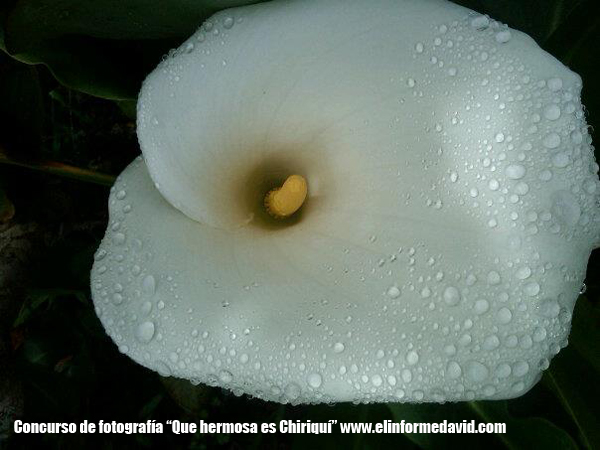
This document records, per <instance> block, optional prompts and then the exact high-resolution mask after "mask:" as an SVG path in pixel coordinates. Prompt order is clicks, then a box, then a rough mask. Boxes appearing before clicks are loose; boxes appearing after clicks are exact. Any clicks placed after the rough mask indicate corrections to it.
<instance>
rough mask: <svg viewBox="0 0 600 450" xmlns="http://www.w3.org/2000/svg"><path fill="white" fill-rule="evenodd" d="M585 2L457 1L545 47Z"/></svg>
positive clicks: (571, 0) (541, 0) (549, 0)
mask: <svg viewBox="0 0 600 450" xmlns="http://www.w3.org/2000/svg"><path fill="white" fill-rule="evenodd" d="M584 1H585V0H528V1H522V0H455V2H456V3H458V4H461V5H463V6H466V7H467V8H471V9H473V10H475V11H477V12H479V13H482V14H488V15H489V16H490V17H493V18H494V19H496V20H499V21H501V22H503V23H506V24H507V25H508V26H510V27H511V28H515V29H517V30H520V31H523V32H524V33H527V34H529V35H530V36H531V37H532V38H534V39H535V40H536V42H537V43H538V44H540V45H542V46H543V44H544V43H545V42H546V41H547V40H548V38H549V37H550V36H552V34H553V33H554V32H555V31H556V30H557V28H559V27H560V25H561V24H562V23H563V22H564V21H565V19H566V18H567V17H568V16H569V14H570V13H571V12H572V11H573V9H574V8H576V7H577V6H578V5H579V4H580V3H583V2H584Z"/></svg>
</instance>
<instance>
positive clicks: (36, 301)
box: [13, 289, 87, 327]
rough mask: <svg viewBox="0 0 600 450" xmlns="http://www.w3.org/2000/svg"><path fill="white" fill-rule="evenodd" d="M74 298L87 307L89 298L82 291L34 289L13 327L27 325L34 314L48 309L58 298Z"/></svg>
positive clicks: (30, 292)
mask: <svg viewBox="0 0 600 450" xmlns="http://www.w3.org/2000/svg"><path fill="white" fill-rule="evenodd" d="M61 297H65V298H70V297H74V298H75V299H77V300H78V301H79V302H81V303H82V304H84V305H87V297H86V295H85V294H84V293H83V292H82V291H77V290H71V289H33V290H30V291H29V293H28V295H27V298H26V299H25V301H24V302H23V305H22V306H21V309H20V311H19V314H17V318H16V319H15V320H14V322H13V327H18V326H20V325H23V324H24V323H26V322H27V321H28V320H29V319H30V318H31V317H32V316H33V315H34V314H36V313H37V312H39V311H40V310H41V309H42V308H47V307H49V306H50V304H51V303H52V302H53V301H55V300H56V299H58V298H61Z"/></svg>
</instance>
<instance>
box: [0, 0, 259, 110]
mask: <svg viewBox="0 0 600 450" xmlns="http://www.w3.org/2000/svg"><path fill="white" fill-rule="evenodd" d="M250 3H256V0H220V1H219V0H172V1H168V2H165V1H163V0H95V1H88V0H20V1H18V2H17V3H16V4H15V6H14V7H13V8H12V9H11V10H10V11H9V12H8V13H7V14H6V19H5V29H4V33H3V34H4V44H3V46H4V48H5V49H6V51H7V52H8V53H9V54H10V55H12V56H13V57H15V58H16V59H18V60H19V61H21V62H25V63H28V64H45V65H46V66H48V68H49V69H50V71H51V72H52V73H53V75H54V76H55V77H56V78H57V79H58V80H59V81H60V82H61V83H63V84H64V85H65V86H68V87H71V88H73V89H76V90H79V91H82V92H85V93H88V94H91V95H95V96H99V97H105V98H110V99H117V100H123V99H129V100H131V99H135V97H136V95H137V92H138V90H139V87H140V85H141V82H142V80H143V79H144V77H145V76H146V75H147V73H148V72H150V71H151V70H152V69H153V68H154V67H155V66H156V65H157V64H158V62H159V60H160V57H161V56H162V55H164V54H165V53H166V52H167V51H168V50H169V49H170V48H172V47H175V46H177V45H179V43H180V42H181V41H182V40H183V39H185V38H186V37H188V36H189V35H190V34H192V33H193V32H194V31H195V30H196V29H197V28H198V27H199V26H200V24H201V23H202V22H203V21H204V20H205V19H207V18H208V17H209V16H210V15H212V14H213V13H215V12H217V11H219V10H221V9H225V8H229V7H233V6H241V5H247V4H250Z"/></svg>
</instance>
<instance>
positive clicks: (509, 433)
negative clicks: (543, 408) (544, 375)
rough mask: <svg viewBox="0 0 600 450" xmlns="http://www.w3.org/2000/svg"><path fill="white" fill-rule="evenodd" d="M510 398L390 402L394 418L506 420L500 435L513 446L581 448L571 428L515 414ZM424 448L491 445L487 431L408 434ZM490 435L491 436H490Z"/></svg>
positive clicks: (453, 420) (406, 419) (498, 435)
mask: <svg viewBox="0 0 600 450" xmlns="http://www.w3.org/2000/svg"><path fill="white" fill-rule="evenodd" d="M509 404H510V402H507V401H481V402H468V403H465V402H463V403H453V404H444V405H412V404H406V403H405V404H390V405H389V408H390V410H391V411H392V414H393V416H394V419H395V420H396V421H397V422H399V421H401V420H405V421H406V422H412V423H427V422H443V421H444V420H447V421H448V422H456V423H459V422H462V421H463V420H466V421H467V422H469V421H471V420H475V421H476V422H477V423H480V422H487V423H506V433H505V434H497V435H496V438H497V439H498V440H499V441H501V443H502V444H503V446H504V447H507V448H510V449H530V448H544V449H577V445H576V444H575V442H574V441H573V439H572V438H571V437H570V436H569V434H568V433H567V432H565V431H564V430H562V429H560V428H558V427H557V426H556V425H554V424H553V423H551V422H550V421H548V420H546V419H544V418H540V417H525V418H519V417H515V416H513V415H511V414H509V412H508V405H509ZM406 436H407V437H408V438H409V439H410V440H412V441H413V442H414V443H416V444H418V445H419V446H420V447H422V448H424V449H435V448H441V447H443V446H446V445H449V444H451V445H461V446H471V447H483V446H489V445H490V441H489V436H490V435H485V434H459V435H452V434H421V433H411V434H407V435H406ZM486 436H487V438H486Z"/></svg>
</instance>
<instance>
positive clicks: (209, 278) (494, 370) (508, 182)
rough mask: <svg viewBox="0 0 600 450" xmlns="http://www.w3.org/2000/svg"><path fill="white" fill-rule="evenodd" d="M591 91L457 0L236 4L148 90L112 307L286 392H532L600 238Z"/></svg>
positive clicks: (138, 342) (110, 236)
mask: <svg viewBox="0 0 600 450" xmlns="http://www.w3.org/2000/svg"><path fill="white" fill-rule="evenodd" d="M580 89H581V81H580V79H579V77H578V76H577V75H576V74H574V73H572V72H571V71H569V70H568V69H567V68H566V67H564V66H563V65H562V64H560V63H559V62H558V61H557V60H555V59H554V58H553V57H551V56H550V55H548V54H547V53H545V52H543V51H542V50H541V49H540V48H539V47H538V46H537V45H536V44H535V43H534V42H533V41H532V40H531V39H530V38H529V37H527V36H526V35H524V34H522V33H519V32H518V31H515V30H509V29H508V28H506V27H505V26H503V25H501V24H499V23H497V22H495V21H493V20H490V19H488V18H486V17H483V16H479V15H477V14H475V13H473V12H470V11H469V10H466V9H464V8H461V7H458V6H456V5H453V4H450V3H447V2H442V1H416V0H411V1H384V0H377V1H312V0H307V1H291V2H273V3H268V4H261V5H256V6H251V7H245V8H239V9H234V10H229V11H225V12H223V13H220V14H218V15H216V16H214V17H213V18H211V19H210V20H209V21H208V22H207V23H205V24H204V25H203V26H202V28H201V29H200V30H199V31H198V32H197V33H196V34H195V35H194V36H192V37H191V38H190V39H189V40H188V41H186V42H185V43H184V44H183V45H182V46H181V47H180V48H179V49H178V50H177V51H176V52H174V53H173V54H172V55H171V56H170V57H169V58H167V59H166V60H165V61H163V62H162V63H161V64H160V65H159V67H158V68H157V69H156V70H155V71H154V72H153V73H152V74H151V75H150V76H149V77H148V79H147V80H146V82H145V84H144V88H143V89H142V93H141V96H140V102H139V107H138V134H139V139H140V144H141V147H142V151H143V154H144V157H145V160H146V162H147V164H148V166H147V167H148V170H147V168H146V164H144V163H143V162H141V161H137V162H134V163H133V164H132V166H131V167H130V168H128V169H127V170H126V171H125V172H124V173H123V174H122V175H121V177H120V178H119V180H118V181H117V184H116V185H115V187H114V188H113V190H112V193H111V198H110V223H109V227H108V230H107V235H106V237H105V239H104V241H103V243H102V245H101V248H100V250H99V251H98V254H97V262H96V264H95V266H94V269H93V271H92V293H93V296H94V301H95V304H96V307H97V310H98V314H99V316H100V318H101V320H102V323H103V324H104V326H105V328H106V330H107V332H108V333H109V334H110V336H111V337H112V338H113V339H114V340H115V342H116V343H117V344H118V345H119V346H120V348H121V350H122V351H123V352H124V353H127V354H128V355H130V356H131V357H132V358H133V359H135V360H136V361H138V362H140V363H141V364H143V365H145V366H147V367H150V368H152V369H154V370H157V371H158V372H160V373H161V374H170V375H174V376H178V377H183V378H187V379H190V380H192V381H194V382H204V383H208V384H212V385H219V386H222V387H226V388H229V389H232V390H233V391H234V392H237V393H248V394H250V395H254V396H257V397H261V398H265V399H270V400H275V401H282V402H283V401H289V402H294V403H301V402H321V401H443V400H470V399H474V398H509V397H513V396H517V395H520V394H522V393H523V392H525V391H526V390H527V389H528V388H530V387H531V386H532V385H533V384H534V383H535V381H537V380H538V379H539V376H540V373H541V371H542V370H544V369H545V368H546V367H547V366H548V363H549V359H550V358H551V357H552V356H553V355H554V354H556V353H557V352H558V350H559V349H560V346H561V345H564V344H565V343H566V338H567V335H568V331H569V327H570V316H571V313H572V310H573V306H574V302H575V300H576V298H577V295H578V293H579V289H580V287H581V284H582V282H583V279H584V276H585V267H586V263H587V259H588V257H589V254H590V252H591V250H592V248H593V247H594V246H595V245H596V244H597V243H598V240H599V239H598V237H599V216H598V212H599V211H598V189H597V187H598V176H597V169H598V166H597V165H596V164H595V162H594V159H593V152H592V147H591V139H590V137H589V134H588V133H587V128H586V124H585V121H584V116H583V111H582V106H581V103H580V99H579V95H580ZM148 172H149V174H150V176H149V175H148ZM292 173H298V174H301V175H303V176H304V177H305V178H306V179H307V180H308V186H309V196H308V200H307V203H306V205H305V206H304V207H303V209H302V210H301V213H302V214H301V216H299V219H298V220H297V222H296V223H294V224H293V225H291V226H288V227H275V228H272V227H269V226H267V224H266V223H264V222H261V220H259V217H257V213H256V204H257V202H258V203H260V198H261V195H264V192H263V190H262V189H263V188H264V185H263V184H264V183H265V180H266V179H269V178H273V177H274V176H275V177H279V176H287V175H290V174H292ZM150 177H151V178H150ZM152 180H153V181H152ZM155 186H156V187H155ZM157 188H158V190H157ZM159 191H160V192H159ZM161 194H162V195H164V198H163V196H162V195H161ZM255 194H256V195H255ZM255 197H256V198H255ZM165 198H166V200H165ZM182 212H183V213H185V214H183V213H182ZM188 216H189V217H188ZM192 219H195V220H192Z"/></svg>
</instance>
